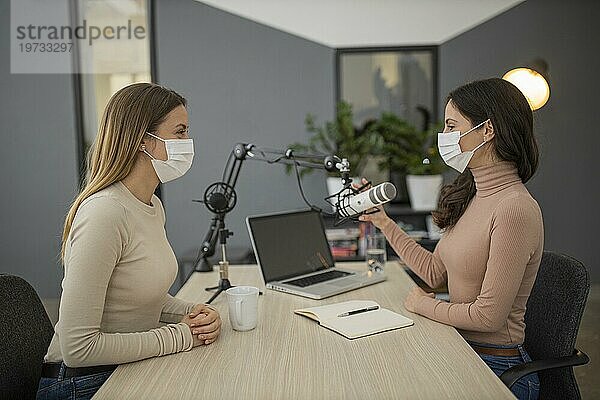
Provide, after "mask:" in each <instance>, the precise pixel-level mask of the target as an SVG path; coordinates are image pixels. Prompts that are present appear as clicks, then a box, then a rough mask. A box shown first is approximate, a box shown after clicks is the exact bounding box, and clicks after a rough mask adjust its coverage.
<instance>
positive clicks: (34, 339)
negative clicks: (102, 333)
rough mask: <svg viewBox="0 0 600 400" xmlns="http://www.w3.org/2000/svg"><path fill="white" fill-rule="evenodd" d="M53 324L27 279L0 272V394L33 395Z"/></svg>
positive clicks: (13, 396)
mask: <svg viewBox="0 0 600 400" xmlns="http://www.w3.org/2000/svg"><path fill="white" fill-rule="evenodd" d="M53 334H54V328H53V327H52V323H51V322H50V319H49V318H48V314H46V310H45V309H44V305H43V304H42V301H41V300H40V298H39V297H38V295H37V293H36V292H35V290H34V289H33V288H32V287H31V285H30V284H29V283H27V281H25V280H24V279H22V278H19V277H18V276H12V275H3V274H0V338H1V340H0V398H1V399H34V398H35V396H36V392H37V388H38V384H39V380H40V376H41V369H42V362H43V359H44V355H45V354H46V351H47V350H48V346H49V345H50V341H51V340H52V335H53Z"/></svg>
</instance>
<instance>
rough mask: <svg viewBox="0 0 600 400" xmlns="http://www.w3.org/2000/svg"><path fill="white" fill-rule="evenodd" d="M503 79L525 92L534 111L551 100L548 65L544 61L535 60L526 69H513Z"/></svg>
mask: <svg viewBox="0 0 600 400" xmlns="http://www.w3.org/2000/svg"><path fill="white" fill-rule="evenodd" d="M502 79H505V80H507V81H509V82H510V83H512V84H513V85H515V86H516V87H518V88H519V90H520V91H521V92H523V94H524V95H525V97H526V98H527V101H529V105H530V106H531V109H532V110H533V111H535V110H537V109H539V108H541V107H543V106H544V104H546V103H547V102H548V99H549V98H550V86H548V64H547V63H546V62H545V61H544V60H542V59H539V58H538V59H535V60H533V61H532V62H531V63H529V64H527V65H526V66H525V67H519V68H514V69H511V70H510V71H508V72H507V73H506V74H504V76H503V77H502Z"/></svg>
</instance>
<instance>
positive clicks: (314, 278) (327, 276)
mask: <svg viewBox="0 0 600 400" xmlns="http://www.w3.org/2000/svg"><path fill="white" fill-rule="evenodd" d="M348 275H352V274H351V273H348V272H343V271H336V270H333V271H329V272H324V273H322V274H317V275H311V276H307V277H305V278H300V279H294V280H293V281H289V282H285V283H287V284H288V285H294V286H299V287H306V286H310V285H315V284H317V283H321V282H325V281H330V280H332V279H336V278H341V277H343V276H348Z"/></svg>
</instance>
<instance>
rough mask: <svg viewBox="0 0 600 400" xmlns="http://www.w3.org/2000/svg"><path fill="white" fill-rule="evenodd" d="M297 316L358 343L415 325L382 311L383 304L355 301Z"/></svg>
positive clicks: (330, 305) (311, 309) (389, 312)
mask: <svg viewBox="0 0 600 400" xmlns="http://www.w3.org/2000/svg"><path fill="white" fill-rule="evenodd" d="M375 307H377V309H376V310H370V311H365V312H359V313H357V314H353V315H348V316H340V315H344V314H345V313H348V312H351V311H356V310H364V309H368V308H375ZM294 312H295V313H296V314H299V315H303V316H305V317H308V318H310V319H313V320H315V321H317V322H318V323H319V324H320V325H321V326H323V327H325V328H327V329H331V330H332V331H335V332H337V333H339V334H341V335H343V336H345V337H347V338H348V339H356V338H359V337H363V336H368V335H373V334H376V333H380V332H385V331H389V330H392V329H398V328H404V327H405V326H410V325H413V321H412V320H411V319H409V318H406V317H405V316H403V315H400V314H397V313H395V312H393V311H390V310H387V309H385V308H381V307H379V304H377V303H376V302H374V301H370V300H351V301H345V302H343V303H335V304H328V305H326V306H319V307H310V308H303V309H300V310H294Z"/></svg>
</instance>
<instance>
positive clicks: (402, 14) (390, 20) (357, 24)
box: [197, 0, 523, 48]
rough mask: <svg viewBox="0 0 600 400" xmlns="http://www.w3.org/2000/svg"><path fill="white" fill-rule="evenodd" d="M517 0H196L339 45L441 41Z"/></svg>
mask: <svg viewBox="0 0 600 400" xmlns="http://www.w3.org/2000/svg"><path fill="white" fill-rule="evenodd" d="M197 1H200V0H197ZM522 1H523V0H202V1H200V2H201V3H204V4H208V5H210V6H212V7H215V8H218V9H221V10H223V11H227V12H229V13H232V14H236V15H239V16H241V17H244V18H247V19H250V20H253V21H256V22H259V23H261V24H264V25H267V26H270V27H273V28H276V29H279V30H281V31H284V32H288V33H290V34H293V35H296V36H300V37H303V38H305V39H309V40H312V41H314V42H317V43H320V44H323V45H326V46H329V47H332V48H341V47H363V46H364V47H372V46H403V45H411V46H414V45H435V44H441V43H443V42H445V41H447V40H449V39H452V38H454V37H455V36H458V35H459V34H461V33H462V32H465V31H467V30H469V29H471V28H473V27H475V26H477V25H479V24H481V23H483V22H484V21H487V20H489V19H491V18H493V17H494V16H496V15H498V14H500V13H502V12H504V11H506V10H508V9H509V8H512V7H514V6H515V5H517V4H519V3H521V2H522Z"/></svg>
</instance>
